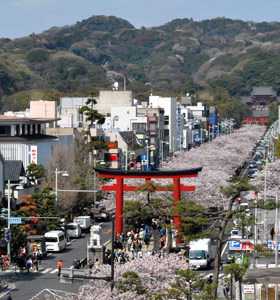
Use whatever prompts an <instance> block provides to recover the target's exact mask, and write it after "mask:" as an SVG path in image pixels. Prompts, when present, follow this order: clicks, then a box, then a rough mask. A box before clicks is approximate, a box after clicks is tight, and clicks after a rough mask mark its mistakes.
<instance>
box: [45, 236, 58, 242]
mask: <svg viewBox="0 0 280 300" xmlns="http://www.w3.org/2000/svg"><path fill="white" fill-rule="evenodd" d="M46 242H49V243H56V242H57V237H46Z"/></svg>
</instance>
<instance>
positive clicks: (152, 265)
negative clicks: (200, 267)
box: [78, 254, 189, 300]
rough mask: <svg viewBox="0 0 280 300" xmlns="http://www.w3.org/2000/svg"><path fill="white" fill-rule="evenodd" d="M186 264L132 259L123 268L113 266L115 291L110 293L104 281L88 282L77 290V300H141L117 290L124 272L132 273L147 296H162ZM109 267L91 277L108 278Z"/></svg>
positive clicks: (175, 257)
mask: <svg viewBox="0 0 280 300" xmlns="http://www.w3.org/2000/svg"><path fill="white" fill-rule="evenodd" d="M188 268H189V266H188V264H187V263H186V260H185V259H184V260H183V259H181V258H180V256H178V255H175V254H170V255H168V256H164V257H161V258H159V257H158V256H145V257H144V258H139V259H134V260H132V261H130V262H127V263H125V264H117V265H115V288H114V289H113V291H111V288H110V282H106V281H104V280H92V281H91V282H89V283H88V284H86V285H83V286H82V287H81V288H80V293H79V296H78V299H82V300H110V299H114V300H131V299H135V300H142V299H147V296H141V295H137V294H136V293H135V292H131V291H128V292H125V293H123V292H121V291H120V290H119V289H118V288H117V287H118V285H119V284H120V283H121V280H122V274H123V273H125V272H126V271H134V272H136V273H137V274H138V275H139V276H140V278H141V283H142V285H143V287H144V289H145V290H146V292H147V293H148V294H149V295H155V294H157V293H160V292H165V291H166V290H167V289H169V288H170V283H171V282H174V281H175V277H176V275H177V273H178V271H179V270H182V269H183V270H185V269H188ZM110 269H111V266H109V265H103V266H102V271H101V272H99V273H97V274H95V275H94V276H98V277H102V276H110Z"/></svg>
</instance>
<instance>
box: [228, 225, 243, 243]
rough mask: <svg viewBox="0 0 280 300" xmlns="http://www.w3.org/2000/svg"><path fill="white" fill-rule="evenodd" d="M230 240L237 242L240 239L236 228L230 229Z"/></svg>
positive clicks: (240, 235)
mask: <svg viewBox="0 0 280 300" xmlns="http://www.w3.org/2000/svg"><path fill="white" fill-rule="evenodd" d="M230 238H231V239H237V240H240V239H242V233H241V230H240V229H237V228H234V229H232V231H231V232H230Z"/></svg>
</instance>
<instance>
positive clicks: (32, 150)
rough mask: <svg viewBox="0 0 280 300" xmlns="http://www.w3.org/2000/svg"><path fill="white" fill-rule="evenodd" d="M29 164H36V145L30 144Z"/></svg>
mask: <svg viewBox="0 0 280 300" xmlns="http://www.w3.org/2000/svg"><path fill="white" fill-rule="evenodd" d="M30 154H31V164H37V159H38V149H37V146H30Z"/></svg>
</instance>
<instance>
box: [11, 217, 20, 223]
mask: <svg viewBox="0 0 280 300" xmlns="http://www.w3.org/2000/svg"><path fill="white" fill-rule="evenodd" d="M9 223H10V224H21V218H9Z"/></svg>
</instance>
